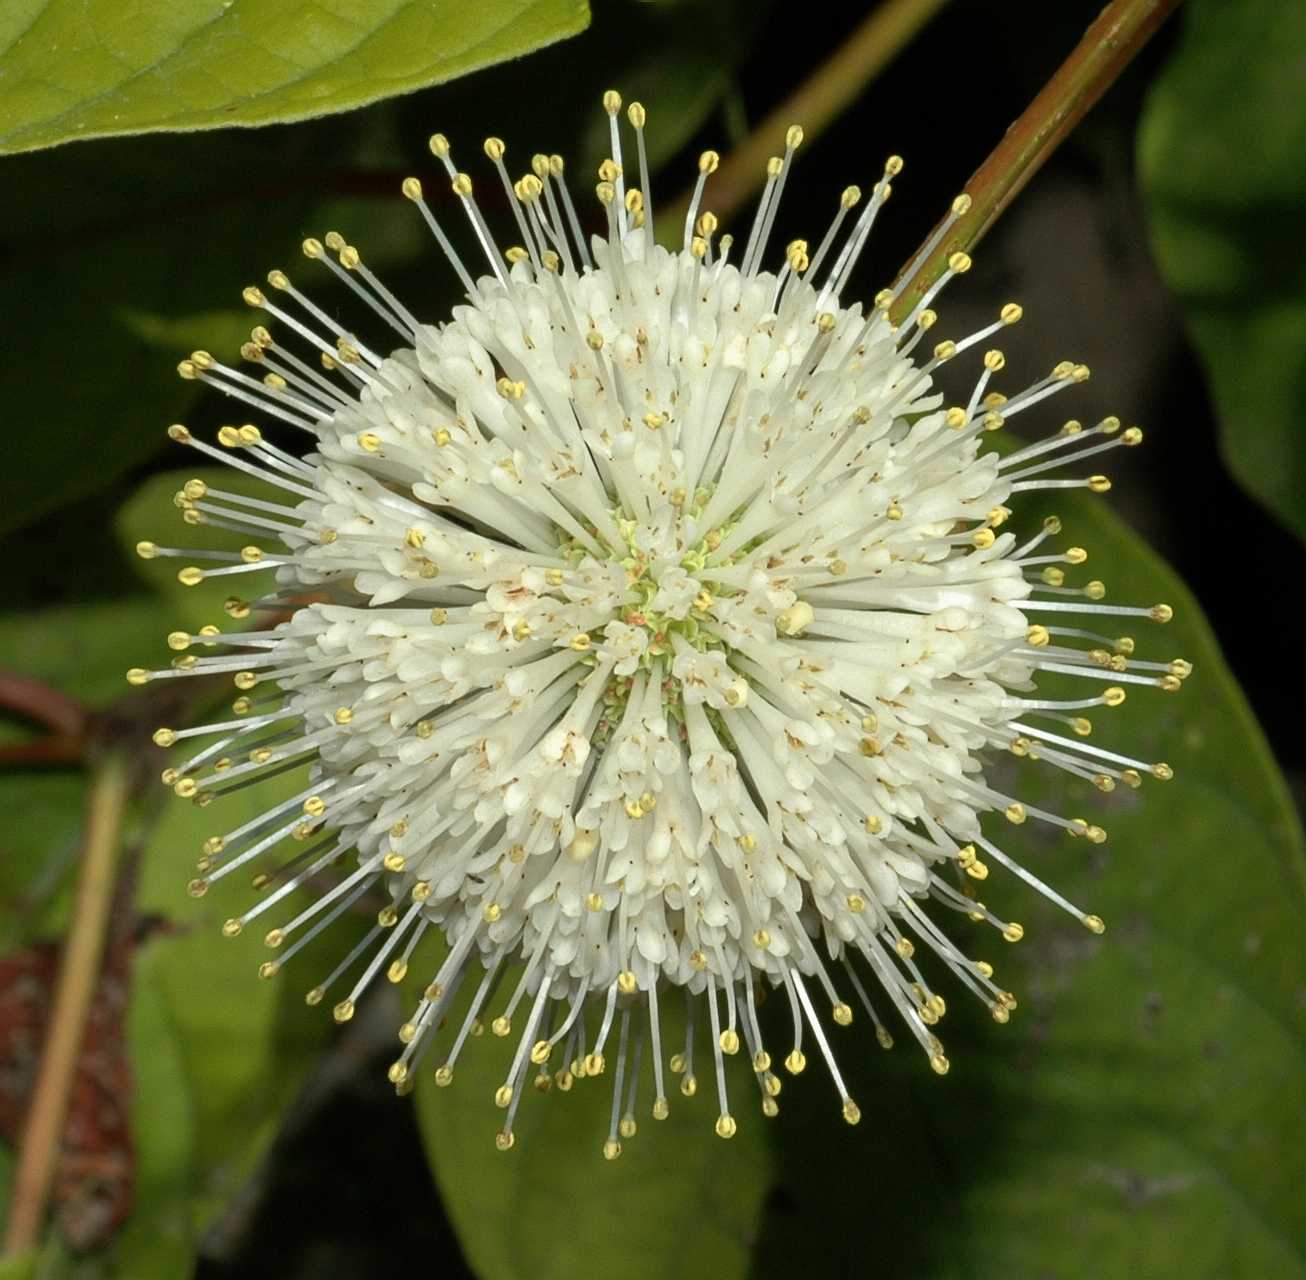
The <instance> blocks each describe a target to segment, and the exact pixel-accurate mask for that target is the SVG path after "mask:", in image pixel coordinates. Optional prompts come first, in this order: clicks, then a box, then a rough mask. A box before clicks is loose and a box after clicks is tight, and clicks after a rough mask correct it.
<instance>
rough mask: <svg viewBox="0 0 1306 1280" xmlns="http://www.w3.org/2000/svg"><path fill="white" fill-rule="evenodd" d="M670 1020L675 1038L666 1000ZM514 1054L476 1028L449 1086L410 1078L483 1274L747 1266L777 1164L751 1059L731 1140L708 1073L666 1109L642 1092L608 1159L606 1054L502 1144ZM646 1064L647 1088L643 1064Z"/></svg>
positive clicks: (439, 1169)
mask: <svg viewBox="0 0 1306 1280" xmlns="http://www.w3.org/2000/svg"><path fill="white" fill-rule="evenodd" d="M668 1003H671V1002H668ZM675 1003H676V1004H679V1002H678V1001H677V1002H675ZM664 1021H665V1023H666V1026H665V1027H664V1035H665V1036H666V1037H667V1043H679V1041H680V1039H681V1038H683V1031H681V1030H678V1028H680V1027H683V1022H679V1021H678V1020H677V1019H676V1018H675V1017H674V1015H672V1016H666V1015H665V1014H664ZM451 1022H452V1019H451ZM613 1056H615V1055H610V1057H613ZM510 1057H511V1045H510V1043H509V1042H506V1041H504V1040H500V1039H498V1038H497V1037H495V1036H489V1035H483V1036H480V1037H478V1038H473V1039H471V1040H469V1041H468V1046H467V1049H466V1051H465V1053H464V1055H463V1057H462V1058H461V1059H460V1060H459V1066H458V1070H457V1074H456V1077H455V1079H454V1081H453V1082H452V1084H451V1085H450V1087H449V1088H447V1089H441V1088H439V1087H438V1086H436V1084H435V1081H434V1077H433V1074H432V1072H431V1071H430V1070H423V1072H422V1074H421V1077H420V1079H419V1082H418V1086H417V1105H418V1118H419V1120H420V1123H421V1128H422V1135H423V1138H424V1140H425V1142H426V1149H427V1152H428V1154H429V1156H430V1159H431V1164H432V1167H433V1168H434V1170H435V1175H436V1181H437V1182H438V1183H439V1187H440V1195H441V1197H442V1199H443V1201H444V1205H445V1209H446V1211H447V1212H448V1214H449V1217H450V1219H451V1220H452V1222H453V1224H454V1228H455V1230H456V1231H457V1233H458V1239H459V1242H460V1243H461V1245H462V1247H463V1251H464V1252H465V1253H466V1255H467V1259H468V1261H469V1263H470V1264H471V1266H472V1269H473V1270H474V1271H475V1272H476V1274H477V1275H478V1276H480V1277H481V1278H482V1280H516V1277H519V1276H524V1275H530V1276H532V1277H536V1278H537V1280H555V1278H556V1280H562V1278H563V1277H572V1276H577V1275H614V1276H615V1275H619V1276H621V1277H623V1280H662V1278H663V1277H665V1276H668V1275H672V1274H675V1273H677V1272H678V1271H680V1270H682V1269H683V1270H684V1271H685V1272H686V1273H687V1274H689V1275H695V1276H697V1275H703V1276H712V1277H714V1278H715V1280H732V1278H734V1277H739V1276H743V1275H745V1274H746V1273H747V1270H748V1264H749V1258H750V1256H751V1253H752V1247H753V1242H754V1240H755V1238H756V1235H757V1230H758V1222H759V1219H760V1217H761V1210H762V1203H763V1200H764V1199H765V1196H766V1193H767V1190H768V1189H769V1187H770V1185H771V1182H772V1168H771V1160H770V1156H769V1153H768V1151H767V1148H766V1134H765V1129H766V1126H767V1125H769V1124H770V1123H771V1121H769V1120H766V1119H764V1118H763V1116H762V1115H761V1113H760V1111H759V1110H757V1108H756V1089H757V1086H756V1084H755V1083H754V1081H753V1080H751V1079H748V1078H746V1073H745V1072H743V1071H741V1072H740V1073H739V1074H738V1076H736V1075H735V1073H734V1072H732V1073H731V1086H732V1087H731V1096H732V1097H734V1098H736V1099H737V1101H738V1100H742V1099H748V1098H749V1094H750V1093H751V1094H752V1099H751V1101H749V1102H748V1103H747V1104H746V1105H743V1106H738V1105H737V1109H738V1111H739V1119H738V1132H737V1133H736V1135H735V1137H734V1138H733V1139H731V1140H730V1141H722V1140H721V1139H720V1138H718V1137H716V1135H715V1134H714V1133H713V1131H712V1127H713V1122H714V1121H715V1119H716V1104H715V1101H714V1097H713V1094H712V1090H711V1087H710V1082H709V1081H708V1080H707V1079H706V1078H704V1079H703V1080H702V1081H700V1090H699V1093H698V1096H697V1097H695V1098H693V1099H691V1100H688V1101H687V1100H685V1099H683V1098H682V1097H681V1096H680V1094H679V1092H678V1091H677V1092H674V1093H673V1094H672V1102H671V1112H670V1115H668V1116H667V1118H666V1119H665V1120H661V1121H659V1120H655V1119H652V1118H650V1116H649V1114H648V1105H647V1103H648V1101H649V1099H648V1098H647V1097H646V1099H645V1104H644V1105H642V1106H641V1108H640V1112H639V1115H638V1125H639V1132H638V1133H637V1134H636V1135H634V1136H633V1137H631V1138H629V1139H627V1140H625V1141H624V1142H623V1147H624V1151H623V1153H622V1155H621V1156H620V1157H619V1158H618V1159H616V1160H613V1161H606V1160H604V1158H603V1155H602V1147H603V1141H604V1139H605V1138H606V1137H607V1134H608V1125H609V1122H610V1118H611V1108H612V1070H613V1069H612V1065H611V1062H610V1063H609V1066H608V1069H607V1071H606V1072H605V1074H604V1075H602V1076H601V1077H599V1078H598V1079H597V1080H578V1081H576V1083H575V1084H574V1086H573V1087H572V1089H571V1090H570V1092H567V1093H562V1092H560V1091H559V1090H557V1089H556V1088H555V1089H553V1090H551V1091H550V1092H549V1093H548V1094H546V1095H545V1096H543V1097H539V1096H527V1097H526V1098H524V1099H523V1100H522V1105H521V1110H520V1112H519V1113H518V1116H517V1120H516V1123H515V1125H514V1134H515V1139H516V1141H515V1144H514V1146H513V1148H512V1150H511V1151H507V1152H500V1151H498V1150H496V1148H495V1143H494V1135H495V1133H496V1132H497V1131H498V1129H499V1128H500V1126H501V1125H502V1123H503V1112H502V1111H500V1110H498V1108H497V1107H495V1105H494V1103H493V1101H492V1098H493V1094H494V1091H495V1088H496V1087H497V1086H498V1085H499V1084H501V1083H502V1080H503V1076H504V1075H505V1073H506V1071H507V1067H508V1062H509V1059H510ZM731 1065H732V1066H734V1065H738V1064H737V1063H732V1064H731ZM644 1075H645V1077H646V1078H645V1080H644V1082H643V1083H644V1093H645V1095H647V1094H648V1093H649V1092H650V1091H649V1087H648V1081H647V1076H648V1068H647V1065H646V1066H645V1069H644ZM668 1081H669V1082H671V1083H674V1081H675V1077H674V1076H668ZM533 1093H534V1091H533V1090H528V1095H530V1094H533Z"/></svg>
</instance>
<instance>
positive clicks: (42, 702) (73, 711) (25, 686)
mask: <svg viewBox="0 0 1306 1280" xmlns="http://www.w3.org/2000/svg"><path fill="white" fill-rule="evenodd" d="M0 707H3V708H4V709H5V710H6V711H12V712H13V713H14V714H15V715H19V716H22V717H23V718H24V719H26V720H34V721H35V722H36V723H37V724H43V725H45V727H46V728H47V729H52V730H54V732H55V733H58V734H64V735H66V736H68V737H80V736H81V735H82V734H83V733H84V732H85V731H86V722H87V719H88V718H89V712H88V711H87V710H86V708H85V707H83V706H82V704H81V703H80V702H78V701H77V700H76V699H75V698H70V697H69V696H68V695H67V694H66V693H61V692H60V691H59V690H58V689H55V688H54V687H53V686H51V685H48V684H46V683H45V681H44V680H37V679H36V678H35V677H33V676H25V675H20V674H19V673H18V672H17V671H6V670H4V669H2V668H0Z"/></svg>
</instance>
